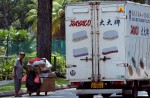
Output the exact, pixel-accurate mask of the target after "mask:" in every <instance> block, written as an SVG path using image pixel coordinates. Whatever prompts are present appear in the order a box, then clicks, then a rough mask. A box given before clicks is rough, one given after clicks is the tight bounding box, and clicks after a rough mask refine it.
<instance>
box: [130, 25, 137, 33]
mask: <svg viewBox="0 0 150 98" xmlns="http://www.w3.org/2000/svg"><path fill="white" fill-rule="evenodd" d="M131 34H132V35H138V34H139V26H133V25H131Z"/></svg>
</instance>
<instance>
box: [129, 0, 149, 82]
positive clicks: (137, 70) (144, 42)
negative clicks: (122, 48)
mask: <svg viewBox="0 0 150 98" xmlns="http://www.w3.org/2000/svg"><path fill="white" fill-rule="evenodd" d="M126 14H127V26H126V30H127V32H126V58H127V63H128V65H129V66H128V68H127V70H128V72H129V73H128V79H140V80H141V79H149V78H150V76H149V74H150V7H149V6H146V5H145V6H144V5H140V4H134V3H127V4H126Z"/></svg>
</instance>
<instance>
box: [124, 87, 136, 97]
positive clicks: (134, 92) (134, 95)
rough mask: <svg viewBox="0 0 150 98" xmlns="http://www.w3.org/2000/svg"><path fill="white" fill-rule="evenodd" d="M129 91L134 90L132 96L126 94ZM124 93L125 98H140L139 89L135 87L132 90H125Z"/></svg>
mask: <svg viewBox="0 0 150 98" xmlns="http://www.w3.org/2000/svg"><path fill="white" fill-rule="evenodd" d="M127 90H132V92H131V94H126V93H125V92H126V91H127ZM123 91H124V92H123V97H124V98H137V96H138V91H137V87H133V88H132V89H124V90H123Z"/></svg>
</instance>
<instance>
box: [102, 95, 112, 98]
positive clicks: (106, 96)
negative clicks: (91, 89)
mask: <svg viewBox="0 0 150 98" xmlns="http://www.w3.org/2000/svg"><path fill="white" fill-rule="evenodd" d="M101 95H102V96H103V98H108V97H110V96H111V94H101Z"/></svg>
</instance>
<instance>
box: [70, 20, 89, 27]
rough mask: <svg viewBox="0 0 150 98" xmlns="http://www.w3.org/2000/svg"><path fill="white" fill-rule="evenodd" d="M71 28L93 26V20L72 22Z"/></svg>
mask: <svg viewBox="0 0 150 98" xmlns="http://www.w3.org/2000/svg"><path fill="white" fill-rule="evenodd" d="M70 22H71V23H70V25H69V26H71V27H81V26H90V25H91V20H77V21H74V20H72V21H70Z"/></svg>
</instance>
